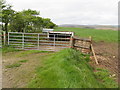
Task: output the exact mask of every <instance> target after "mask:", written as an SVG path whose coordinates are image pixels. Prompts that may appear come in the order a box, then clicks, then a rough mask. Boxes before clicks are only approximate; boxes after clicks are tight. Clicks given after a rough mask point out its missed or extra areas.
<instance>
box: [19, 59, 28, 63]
mask: <svg viewBox="0 0 120 90" xmlns="http://www.w3.org/2000/svg"><path fill="white" fill-rule="evenodd" d="M27 61H28V60H20V61H19V62H21V63H26V62H27Z"/></svg>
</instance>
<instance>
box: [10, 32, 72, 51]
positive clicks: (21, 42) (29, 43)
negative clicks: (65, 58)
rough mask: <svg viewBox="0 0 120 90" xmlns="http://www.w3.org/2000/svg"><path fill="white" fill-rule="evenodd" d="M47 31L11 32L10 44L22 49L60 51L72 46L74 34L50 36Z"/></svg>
mask: <svg viewBox="0 0 120 90" xmlns="http://www.w3.org/2000/svg"><path fill="white" fill-rule="evenodd" d="M48 35H50V34H47V33H45V34H44V33H21V32H9V33H8V45H9V46H12V47H14V48H17V49H22V50H42V51H58V50H61V49H63V48H70V47H71V42H72V36H69V37H70V38H68V35H65V36H64V37H59V34H58V35H57V34H55V35H53V34H52V37H49V36H48Z"/></svg>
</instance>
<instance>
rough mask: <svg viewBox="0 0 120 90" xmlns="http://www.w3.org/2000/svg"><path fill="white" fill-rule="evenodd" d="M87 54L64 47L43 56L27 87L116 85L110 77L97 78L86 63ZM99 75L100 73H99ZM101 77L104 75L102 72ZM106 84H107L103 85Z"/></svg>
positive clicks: (104, 86)
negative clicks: (40, 64)
mask: <svg viewBox="0 0 120 90" xmlns="http://www.w3.org/2000/svg"><path fill="white" fill-rule="evenodd" d="M88 57H89V55H84V54H81V53H80V52H79V51H75V50H73V49H65V50H62V51H60V52H57V53H54V54H50V55H48V56H46V57H45V58H43V63H42V64H43V65H42V66H41V67H38V68H37V70H36V77H35V78H33V79H32V80H31V82H30V83H29V84H28V87H29V88H106V87H108V86H109V87H112V88H114V87H116V86H115V85H113V84H115V83H114V81H113V80H112V79H111V81H110V82H111V83H109V79H108V80H105V82H106V83H103V82H102V79H103V78H100V79H101V81H100V80H98V79H99V78H98V76H99V74H97V73H96V74H97V75H95V74H94V72H93V68H92V67H91V66H90V65H89V64H88V61H89V60H88ZM100 75H101V74H100ZM102 75H103V77H106V75H104V74H102ZM105 84H107V85H105Z"/></svg>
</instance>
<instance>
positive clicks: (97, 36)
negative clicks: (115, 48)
mask: <svg viewBox="0 0 120 90" xmlns="http://www.w3.org/2000/svg"><path fill="white" fill-rule="evenodd" d="M55 31H72V32H75V35H76V36H79V37H85V38H88V37H89V36H92V38H93V40H95V41H106V42H118V31H113V30H96V29H84V28H71V27H58V28H55Z"/></svg>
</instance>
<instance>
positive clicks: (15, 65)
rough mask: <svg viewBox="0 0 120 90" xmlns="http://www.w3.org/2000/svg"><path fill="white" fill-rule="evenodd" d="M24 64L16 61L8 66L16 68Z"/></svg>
mask: <svg viewBox="0 0 120 90" xmlns="http://www.w3.org/2000/svg"><path fill="white" fill-rule="evenodd" d="M21 65H22V64H20V63H14V64H11V65H7V66H6V68H15V67H20V66H21Z"/></svg>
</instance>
